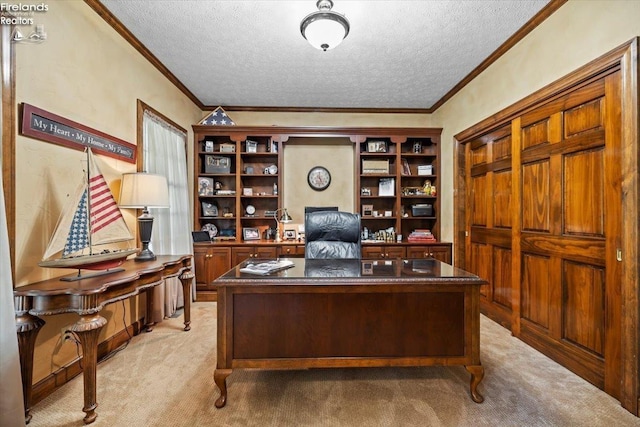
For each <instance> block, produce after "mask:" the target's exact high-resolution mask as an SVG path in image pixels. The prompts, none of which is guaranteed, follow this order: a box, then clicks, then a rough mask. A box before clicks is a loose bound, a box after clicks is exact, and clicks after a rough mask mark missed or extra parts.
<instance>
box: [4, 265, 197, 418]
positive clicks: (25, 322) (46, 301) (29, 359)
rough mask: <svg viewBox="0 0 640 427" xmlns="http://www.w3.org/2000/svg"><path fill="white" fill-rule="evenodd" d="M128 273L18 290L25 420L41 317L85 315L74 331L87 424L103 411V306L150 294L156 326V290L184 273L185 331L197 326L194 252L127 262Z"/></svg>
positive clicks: (150, 309)
mask: <svg viewBox="0 0 640 427" xmlns="http://www.w3.org/2000/svg"><path fill="white" fill-rule="evenodd" d="M121 267H124V271H122V272H117V273H111V274H108V275H104V276H100V277H94V278H90V279H83V280H78V281H76V282H63V281H61V280H59V278H55V279H50V280H44V281H42V282H38V283H32V284H30V285H26V286H22V287H20V288H17V289H15V290H14V291H13V295H14V301H15V310H16V329H17V332H18V346H19V350H20V367H21V372H22V391H23V396H24V410H25V421H26V423H27V424H28V423H29V421H30V420H31V415H30V414H29V411H30V410H31V389H32V384H31V382H32V380H33V350H34V347H35V343H36V336H37V335H38V332H39V331H40V328H41V327H42V326H43V325H44V324H45V322H44V320H42V319H40V318H39V317H37V316H39V315H51V314H60V313H77V314H78V315H79V316H80V319H78V321H77V322H76V323H75V324H74V325H73V327H72V330H73V332H75V334H76V335H77V336H78V338H79V339H80V344H81V345H82V361H83V369H82V374H83V377H84V378H83V379H84V407H83V408H82V410H83V411H84V412H85V413H86V416H85V417H84V423H85V424H89V423H92V422H94V421H95V419H96V417H97V416H98V414H97V413H96V412H95V410H96V408H97V407H98V403H97V400H96V370H97V363H98V360H97V357H98V337H99V334H100V330H101V329H102V327H103V326H104V325H105V324H106V323H107V319H105V318H104V317H102V316H100V310H102V308H103V307H104V306H105V305H107V304H110V303H112V302H116V301H120V300H123V299H127V298H130V297H132V296H134V295H137V294H139V293H140V292H142V291H146V292H148V294H147V312H146V313H147V319H146V329H147V331H148V332H150V331H151V330H152V329H153V322H152V321H151V320H150V317H149V316H150V313H152V312H153V291H154V289H155V286H156V285H159V284H160V283H162V282H163V281H164V279H166V278H169V277H175V276H178V277H179V278H180V280H181V281H182V288H183V291H184V295H185V297H184V330H185V331H188V330H189V329H191V326H190V324H191V314H190V307H191V299H190V297H189V295H190V292H189V289H190V286H191V282H192V279H193V277H194V274H193V273H192V272H191V271H190V270H191V255H160V256H158V258H157V259H156V260H155V261H145V262H136V261H133V260H128V261H125V263H124V264H122V266H121Z"/></svg>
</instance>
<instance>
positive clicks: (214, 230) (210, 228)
mask: <svg viewBox="0 0 640 427" xmlns="http://www.w3.org/2000/svg"><path fill="white" fill-rule="evenodd" d="M202 231H206V232H207V233H209V237H211V238H212V239H213V238H214V237H216V236H217V235H218V227H216V226H215V225H214V224H205V225H203V226H202Z"/></svg>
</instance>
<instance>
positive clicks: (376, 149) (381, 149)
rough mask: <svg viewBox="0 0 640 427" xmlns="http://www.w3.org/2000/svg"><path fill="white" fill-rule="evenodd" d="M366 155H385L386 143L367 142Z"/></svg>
mask: <svg viewBox="0 0 640 427" xmlns="http://www.w3.org/2000/svg"><path fill="white" fill-rule="evenodd" d="M367 152H368V153H386V152H387V142H386V141H369V142H367Z"/></svg>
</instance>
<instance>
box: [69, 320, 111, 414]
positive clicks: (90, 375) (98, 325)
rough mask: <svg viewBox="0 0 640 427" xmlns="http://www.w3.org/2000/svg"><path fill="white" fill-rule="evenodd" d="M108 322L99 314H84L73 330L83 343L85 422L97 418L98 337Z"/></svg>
mask: <svg viewBox="0 0 640 427" xmlns="http://www.w3.org/2000/svg"><path fill="white" fill-rule="evenodd" d="M106 324H107V319H105V318H104V317H102V316H100V315H99V314H97V313H96V314H90V315H83V316H81V317H80V320H78V322H76V323H75V324H74V325H73V326H72V328H71V330H72V331H73V332H74V333H75V334H76V335H77V336H78V338H79V339H80V344H81V345H82V365H83V366H82V376H83V380H84V408H82V410H83V411H84V412H85V413H86V415H85V417H84V423H85V424H91V423H92V422H94V421H95V420H96V418H97V417H98V414H96V408H97V407H98V402H97V399H96V373H97V370H98V337H99V335H100V330H101V329H102V327H103V326H104V325H106Z"/></svg>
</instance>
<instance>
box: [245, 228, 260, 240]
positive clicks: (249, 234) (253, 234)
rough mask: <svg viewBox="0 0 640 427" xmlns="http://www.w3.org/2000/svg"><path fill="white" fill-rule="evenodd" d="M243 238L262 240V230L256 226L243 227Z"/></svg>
mask: <svg viewBox="0 0 640 427" xmlns="http://www.w3.org/2000/svg"><path fill="white" fill-rule="evenodd" d="M242 239H243V240H260V230H258V229H257V228H255V227H243V228H242Z"/></svg>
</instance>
